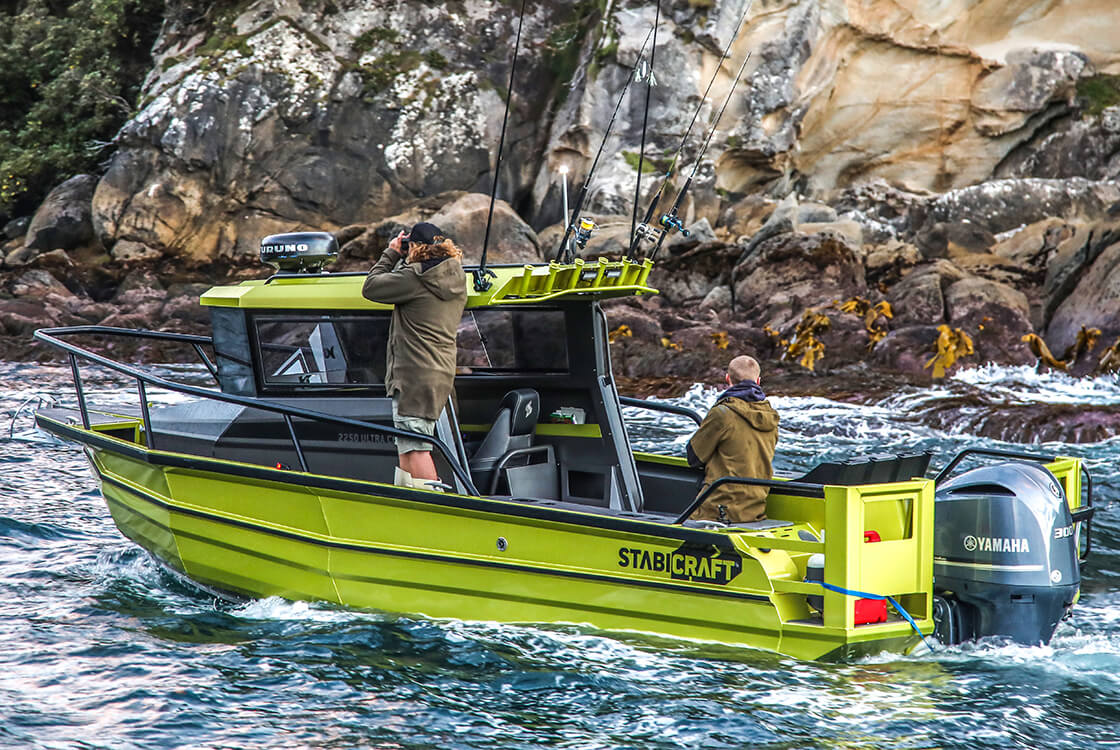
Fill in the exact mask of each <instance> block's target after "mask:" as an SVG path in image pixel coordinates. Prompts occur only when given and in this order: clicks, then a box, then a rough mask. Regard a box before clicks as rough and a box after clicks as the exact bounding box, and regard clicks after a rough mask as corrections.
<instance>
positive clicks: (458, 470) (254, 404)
mask: <svg viewBox="0 0 1120 750" xmlns="http://www.w3.org/2000/svg"><path fill="white" fill-rule="evenodd" d="M76 333H103V334H107V335H117V334H120V335H124V336H131V337H135V338H143V337H144V334H146V333H153V334H159V335H157V336H155V338H168V339H174V338H176V337H179V336H187V334H170V333H162V334H161V333H160V332H158V331H151V332H149V331H142V330H137V329H129V328H113V327H111V326H69V327H65V328H40V329H39V330H37V331H35V338H37V339H39V340H40V341H43V342H44V343H47V344H50V345H51V346H54V347H56V348H58V349H61V350H63V351H65V352H67V354H68V355H69V358H70V370H71V372H72V373H73V376H74V387H75V389H76V390H77V392H78V409H79V411H80V412H81V415H82V426H83V427H84V428H85V429H87V430H88V429H89V427H90V422H89V411H88V409H87V408H86V402H85V393H84V390H83V388H82V381H81V375H80V373H79V372H78V357H82V358H83V359H88V360H90V361H91V362H95V363H96V364H99V365H101V366H103V367H107V368H109V369H110V370H114V371H116V372H119V373H122V374H124V375H128V376H130V377H132V378H134V379H135V380H136V382H137V388H138V390H139V393H140V409H141V415H142V418H143V420H144V430H145V434H147V435H148V436H149V439H151V435H152V430H151V417H150V415H149V413H148V401H147V397H146V388H145V386H146V385H154V386H157V387H159V388H164V389H166V390H169V391H175V392H177V393H185V394H187V395H190V396H198V397H199V398H208V399H213V400H215V401H224V402H226V403H230V404H238V405H239V406H247V407H250V408H253V409H262V410H264V411H270V412H274V413H277V414H280V415H281V416H283V417H284V422H285V424H286V425H287V427H288V433H289V435H290V436H291V438H292V442H293V444H294V445H295V449H296V456H297V457H298V459H299V462H300V470H301V471H303V472H307V471H308V468H307V461H306V458H305V457H304V454H303V448H302V447H301V446H300V444H299V438H298V437H297V436H296V432H295V425H294V424H293V423H292V417H299V418H301V419H309V420H313V421H319V422H328V423H331V424H340V425H346V426H349V427H357V428H360V429H365V430H372V431H374V432H381V433H385V434H387V435H392V436H394V437H409V438H414V439H417V440H422V441H423V442H426V443H431V444H432V445H433V446H434V447H435V448H436V449H437V450H438V451H439V453H440V455H441V456H443V458H444V460H445V461H447V463H448V465H449V466H450V467H451V470H452V471H453V472H454V473H455V476H456V477H458V479H459V481H461V482H462V483H463V487H465V488H466V489H467V491H468V492H469V493H470V494H472V495H474V496H476V497H478V496H480V493H479V491H478V489H477V488H476V487H475V486H474V482H472V481H471V478H470V475H469V474H468V473H467V472H466V471H465V470H464V469H463V467H461V466H460V465H459V463H458V461H456V460H455V458H454V457H453V454H452V453H451V451H450V450H449V449H448V447H447V446H446V445H444V443H443V441H442V440H440V439H439V438H437V437H436V436H435V435H423V434H421V433H418V432H412V431H410V430H400V429H397V428H396V427H388V426H386V425H380V424H376V423H373V422H365V421H362V420H360V419H349V418H347V417H338V416H335V415H333V414H326V413H324V412H319V411H314V410H311V409H302V408H300V407H298V406H290V405H288V404H281V403H277V402H274V401H267V400H265V399H258V398H250V397H247V396H236V395H234V394H231V393H223V392H222V391H214V390H210V389H208V388H199V387H197V386H193V385H187V384H185V383H175V382H173V381H170V380H166V379H165V378H161V377H159V376H158V375H152V374H150V373H147V372H144V371H143V370H141V369H139V368H136V367H133V366H131V365H126V364H123V363H121V362H117V361H115V360H111V359H109V358H107V357H103V356H102V355H100V354H95V353H94V352H91V351H90V350H88V349H84V348H82V347H80V346H77V345H76V344H71V343H69V342H67V341H62V340H61V339H58V338H56V336H65V335H72V334H76ZM191 338H196V339H204V340H205V341H207V342H208V341H209V339H205V337H201V336H196V337H191ZM150 447H152V446H150Z"/></svg>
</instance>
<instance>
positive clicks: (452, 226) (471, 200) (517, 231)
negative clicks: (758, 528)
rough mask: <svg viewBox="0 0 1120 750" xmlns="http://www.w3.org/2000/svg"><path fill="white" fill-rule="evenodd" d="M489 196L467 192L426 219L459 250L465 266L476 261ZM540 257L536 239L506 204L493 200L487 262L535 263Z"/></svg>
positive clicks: (479, 251)
mask: <svg viewBox="0 0 1120 750" xmlns="http://www.w3.org/2000/svg"><path fill="white" fill-rule="evenodd" d="M489 209H490V196H488V195H484V194H482V193H467V194H466V195H464V196H462V197H461V198H459V199H458V200H456V201H454V202H452V203H451V204H449V205H447V206H444V207H443V208H442V209H441V210H440V211H438V212H437V213H435V214H434V215H433V216H431V217H429V218H428V219H427V220H428V221H430V222H431V223H433V224H435V225H436V226H437V227H439V228H440V229H442V230H443V231H444V232H445V233H446V234H447V236H448V237H450V238H451V239H453V240H454V241H455V244H457V245H458V246H459V247H460V248H461V249H462V251H463V263H464V264H465V265H474V264H477V263H478V261H479V258H480V256H481V254H482V244H483V240H484V239H485V237H486V222H487V217H488V215H489ZM540 260H541V248H540V241H539V240H538V239H537V234H536V232H534V231H533V230H532V228H531V227H530V226H529V225H528V224H526V223H525V222H524V221H523V220H522V219H521V217H520V216H518V215H517V212H516V211H514V210H513V209H512V208H511V207H510V205H509V204H508V203H506V202H505V201H502V200H498V201H495V202H494V217H493V221H492V223H491V227H490V244H489V248H488V249H487V251H486V261H487V263H536V262H539V261H540Z"/></svg>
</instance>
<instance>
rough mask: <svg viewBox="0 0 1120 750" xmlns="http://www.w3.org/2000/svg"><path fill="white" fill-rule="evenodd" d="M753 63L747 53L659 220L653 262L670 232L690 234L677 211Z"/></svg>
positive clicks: (650, 255)
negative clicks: (675, 194) (729, 105)
mask: <svg viewBox="0 0 1120 750" xmlns="http://www.w3.org/2000/svg"><path fill="white" fill-rule="evenodd" d="M750 61H751V53H750V52H747V56H746V57H744V58H743V64H742V65H740V66H739V72H738V73H736V74H735V80H734V81H732V83H731V88H730V89H729V90H728V92H727V96H726V97H725V98H724V100H723V106H721V107H720V108H719V114H718V115H716V119H715V122H713V123H712V127H711V129H710V130H709V131H708V136H707V138H705V139H704V145H703V146H701V147H700V153H698V154H697V155H696V163H694V164H693V165H692V172H690V173H689V175H688V179H687V180H685V183H684V186H683V187H682V188H681V189H680V192H679V193H677V199H676V200H675V201H674V202H673V208H672V209H670V210H669V213H667V214H664V215H662V217H661V218H660V219H659V220H658V222H657V223H658V224H660V225H661V236H660V237H658V238H657V244H656V245H654V247H653V252H652V253H650V254H649V259H650V260H651V261H655V260H657V253H658V252H659V251H660V250H661V245H662V244H663V243H664V242H665V236H666V235H668V234H669V230H671V229H677V230H680V232H681V234H683V235H684V236H685V237H687V236H688V234H689V232H688V230H687V229H685V228H684V225H683V223H682V222H681V220H680V217H678V216H677V211H679V210H680V207H681V202H682V201H684V196H685V193H687V192H688V189H689V188H690V187H692V178H694V177H695V176H696V170H698V169H699V168H700V162H701V161H703V159H704V154H705V152H707V150H708V146H709V144H711V142H712V136H713V135H715V133H716V128H717V127H719V121H720V118H722V117H723V113H724V111H725V110H726V109H727V104H728V103H729V102H730V101H731V95H732V94H734V93H735V88H736V87H737V86H738V85H739V79H740V78H742V77H743V71H744V70H746V69H747V63H749V62H750Z"/></svg>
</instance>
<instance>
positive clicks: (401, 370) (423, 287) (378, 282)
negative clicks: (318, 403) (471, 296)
mask: <svg viewBox="0 0 1120 750" xmlns="http://www.w3.org/2000/svg"><path fill="white" fill-rule="evenodd" d="M462 257H463V254H462V252H461V251H460V250H459V248H458V247H456V246H455V243H454V242H452V241H451V240H450V239H448V238H447V237H445V236H444V235H443V232H441V231H440V229H439V227H437V226H435V225H434V224H429V223H427V222H422V223H420V224H417V225H415V226H414V227H412V231H411V232H410V233H409V235H408V236H405V233H404V232H403V231H402V232H401V233H400V234H398V235H397V236H396V237H394V238H393V239H392V241H390V242H389V247H387V248H386V249H385V251H384V252H383V253H382V254H381V257H380V258H379V259H378V261H377V263H375V264H374V266H373V268H372V269H370V272H369V275H368V276H367V277H366V281H365V284H363V285H362V296H363V297H365V298H366V299H368V300H370V301H371V302H381V303H384V304H389V305H393V317H392V321H391V322H390V324H389V346H388V351H387V353H386V358H385V364H386V368H385V370H386V372H385V391H386V393H388V394H389V395H390V396H391V397H392V399H393V426H395V427H396V428H397V429H399V430H409V431H411V432H419V433H421V434H424V435H434V434H435V430H436V420H437V419H439V416H440V413H441V412H442V411H443V408H444V406H446V404H447V399H448V397H449V396H450V395H451V391H452V388H453V387H454V384H455V333H456V331H457V330H458V328H459V320H460V318H462V316H463V308H465V307H466V304H467V283H466V276H465V274H464V273H463V263H462ZM402 261H403V262H402ZM396 442H397V453H398V455H399V457H400V468H399V469H398V470H397V475H396V477H395V478H394V481H395V482H396V483H397V484H401V485H404V486H417V487H425V483H426V482H429V481H435V482H438V481H439V475H438V474H437V473H436V466H435V463H434V462H433V461H432V453H431V451H432V446H431V443H428V442H425V441H422V440H418V439H415V438H405V437H398V438H397V439H396ZM413 480H416V481H415V482H414V481H413Z"/></svg>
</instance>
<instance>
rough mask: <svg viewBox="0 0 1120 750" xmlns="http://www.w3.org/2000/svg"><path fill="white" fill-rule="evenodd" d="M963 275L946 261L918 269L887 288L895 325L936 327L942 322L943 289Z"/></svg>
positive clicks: (941, 260)
mask: <svg viewBox="0 0 1120 750" xmlns="http://www.w3.org/2000/svg"><path fill="white" fill-rule="evenodd" d="M964 277H965V274H964V272H963V271H961V269H959V268H958V267H957V266H955V265H953V264H952V263H950V262H949V261H947V260H944V259H939V260H937V261H936V262H934V263H931V264H928V265H925V266H918V267H917V268H914V269H913V270H911V271H910V273H909V274H907V275H906V276H905V277H903V279H902V281H900V282H898V283H897V284H895V285H894V286H893V287H891V288H890V290H889V292H888V295H887V298H888V300H889V301H890V303H891V307H892V311H893V313H894V325H896V326H899V327H902V326H907V325H919V326H935V327H936V326H937V325H938V324H940V323H941V322H943V321H944V319H945V290H946V289H948V288H949V285H950V284H952V283H954V282H957V281H960V280H961V279H963V278H964Z"/></svg>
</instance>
